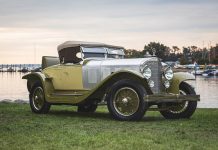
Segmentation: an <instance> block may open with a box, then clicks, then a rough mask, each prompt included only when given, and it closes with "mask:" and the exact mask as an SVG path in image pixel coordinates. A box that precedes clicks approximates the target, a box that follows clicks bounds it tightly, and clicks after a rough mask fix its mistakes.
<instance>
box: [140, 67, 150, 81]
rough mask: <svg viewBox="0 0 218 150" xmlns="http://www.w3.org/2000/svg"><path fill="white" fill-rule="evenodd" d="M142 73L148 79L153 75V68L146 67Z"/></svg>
mask: <svg viewBox="0 0 218 150" xmlns="http://www.w3.org/2000/svg"><path fill="white" fill-rule="evenodd" d="M142 74H143V76H144V77H145V78H146V79H149V78H150V77H151V69H150V68H148V67H146V68H145V69H143V72H142Z"/></svg>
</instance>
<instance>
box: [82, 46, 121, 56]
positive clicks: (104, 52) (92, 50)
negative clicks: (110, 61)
mask: <svg viewBox="0 0 218 150" xmlns="http://www.w3.org/2000/svg"><path fill="white" fill-rule="evenodd" d="M82 51H83V57H84V59H86V58H90V57H97V58H116V59H120V58H124V52H123V49H113V48H105V47H82Z"/></svg>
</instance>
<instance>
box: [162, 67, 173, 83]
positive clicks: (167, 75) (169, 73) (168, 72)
mask: <svg viewBox="0 0 218 150" xmlns="http://www.w3.org/2000/svg"><path fill="white" fill-rule="evenodd" d="M164 76H165V78H166V79H167V80H171V79H172V78H173V70H172V69H171V68H170V67H169V68H167V69H166V71H165V73H164Z"/></svg>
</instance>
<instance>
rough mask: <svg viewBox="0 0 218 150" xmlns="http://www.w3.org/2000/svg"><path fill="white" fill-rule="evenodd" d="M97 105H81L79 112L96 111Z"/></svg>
mask: <svg viewBox="0 0 218 150" xmlns="http://www.w3.org/2000/svg"><path fill="white" fill-rule="evenodd" d="M97 107H98V106H97V105H96V104H86V105H79V106H78V109H77V112H85V113H94V112H95V111H96V109H97Z"/></svg>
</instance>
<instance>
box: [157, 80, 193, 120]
mask: <svg viewBox="0 0 218 150" xmlns="http://www.w3.org/2000/svg"><path fill="white" fill-rule="evenodd" d="M179 89H180V90H179V92H180V95H196V93H195V91H194V89H193V88H192V87H191V86H190V85H189V84H188V83H186V82H182V83H181V84H180V86H179ZM158 107H159V108H161V109H162V108H167V109H166V110H160V113H161V114H162V115H163V116H164V117H165V118H166V119H180V118H190V117H191V116H192V115H193V113H194V112H195V110H196V108H197V101H183V102H180V103H174V104H172V103H163V104H160V105H158Z"/></svg>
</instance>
